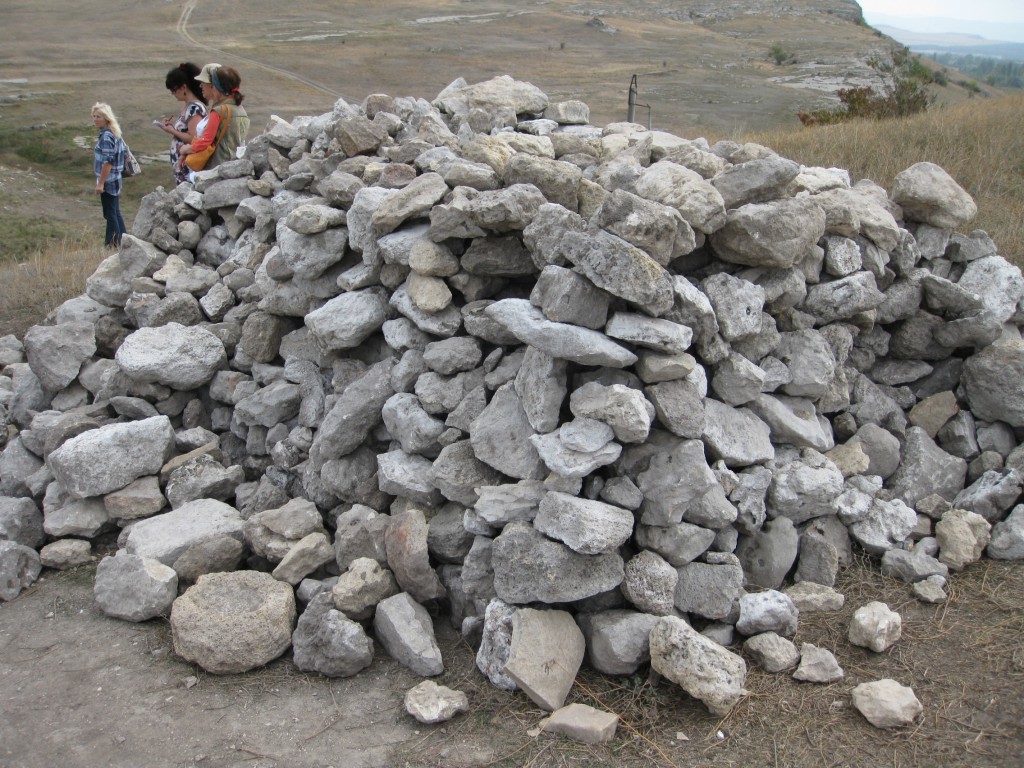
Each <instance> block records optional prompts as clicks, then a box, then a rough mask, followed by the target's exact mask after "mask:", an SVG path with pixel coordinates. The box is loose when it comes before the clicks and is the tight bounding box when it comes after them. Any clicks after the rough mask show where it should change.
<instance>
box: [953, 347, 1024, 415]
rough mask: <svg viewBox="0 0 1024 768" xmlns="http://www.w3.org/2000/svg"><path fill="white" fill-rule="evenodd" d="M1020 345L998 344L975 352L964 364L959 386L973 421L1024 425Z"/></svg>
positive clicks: (1023, 354)
mask: <svg viewBox="0 0 1024 768" xmlns="http://www.w3.org/2000/svg"><path fill="white" fill-rule="evenodd" d="M1022 371H1024V342H1022V341H1019V340H1011V341H1001V342H999V343H996V344H992V345H990V346H987V347H985V348H984V349H981V350H979V351H978V352H977V353H976V354H974V355H972V356H971V357H969V358H967V360H966V361H965V362H964V370H963V378H962V384H963V388H964V393H965V396H966V399H967V403H968V406H969V407H970V410H971V412H972V413H973V414H974V417H975V418H977V419H981V420H984V421H1005V422H1006V423H1008V424H1010V425H1011V426H1014V427H1018V426H1022V425H1024V390H1022V389H1021V384H1020V377H1019V375H1018V374H1019V373H1020V372H1022Z"/></svg>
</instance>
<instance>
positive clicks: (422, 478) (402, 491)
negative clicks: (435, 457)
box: [377, 451, 441, 509]
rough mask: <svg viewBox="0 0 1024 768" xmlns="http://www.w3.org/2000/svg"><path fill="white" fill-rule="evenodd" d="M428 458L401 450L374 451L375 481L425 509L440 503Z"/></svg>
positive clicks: (383, 487)
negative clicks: (380, 452)
mask: <svg viewBox="0 0 1024 768" xmlns="http://www.w3.org/2000/svg"><path fill="white" fill-rule="evenodd" d="M431 474H432V473H431V462H430V460H429V459H427V458H425V457H423V456H418V455H416V454H407V453H406V452H404V451H388V452H387V453H386V454H378V455H377V482H378V484H379V486H380V489H381V490H383V492H384V493H385V494H390V495H392V496H397V497H401V498H403V499H409V500H410V501H411V502H413V503H415V504H419V505H421V506H423V507H426V508H427V509H433V508H434V507H439V506H440V504H441V493H440V490H438V489H437V488H436V487H435V486H434V484H433V482H432V481H431Z"/></svg>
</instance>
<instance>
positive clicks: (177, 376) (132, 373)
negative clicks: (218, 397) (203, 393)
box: [115, 322, 227, 391]
mask: <svg viewBox="0 0 1024 768" xmlns="http://www.w3.org/2000/svg"><path fill="white" fill-rule="evenodd" d="M115 360H116V361H117V364H118V365H119V366H120V367H121V369H122V370H123V371H124V372H125V374H126V375H127V376H129V377H130V378H132V379H134V380H136V381H140V382H157V383H160V384H166V385H167V386H169V387H173V388H174V389H179V390H186V391H187V390H190V389H196V388H197V387H199V386H201V385H203V384H206V383H207V382H209V381H210V379H211V378H213V374H214V373H216V372H217V371H218V370H219V369H220V368H221V367H222V366H223V365H224V363H225V362H227V353H226V352H225V351H224V344H223V343H222V342H221V341H220V339H218V338H217V337H216V336H215V335H213V333H211V332H210V331H209V330H207V329H205V328H202V327H199V326H183V325H181V324H179V323H173V322H172V323H168V324H167V325H164V326H162V327H159V328H140V329H139V330H137V331H134V332H133V333H131V334H129V335H128V337H127V338H126V339H125V340H124V342H123V343H122V344H121V346H120V347H118V350H117V354H116V355H115Z"/></svg>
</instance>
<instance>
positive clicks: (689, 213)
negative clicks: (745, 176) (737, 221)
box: [633, 160, 726, 233]
mask: <svg viewBox="0 0 1024 768" xmlns="http://www.w3.org/2000/svg"><path fill="white" fill-rule="evenodd" d="M633 191H634V192H635V193H636V194H638V195H639V196H640V197H644V198H647V199H648V200H653V201H654V202H658V203H662V204H663V205H667V206H670V207H672V208H675V209H676V210H678V211H679V212H680V213H681V214H682V215H683V219H685V220H686V222H687V223H688V224H689V225H690V226H691V227H693V228H694V229H696V230H698V231H700V232H704V233H711V232H714V231H715V230H717V229H719V228H720V227H721V226H722V225H723V224H724V223H725V220H726V214H725V201H724V200H723V199H722V195H721V193H719V191H718V190H717V189H715V188H714V187H713V186H712V185H711V184H710V183H708V182H707V181H705V180H704V179H703V178H701V176H700V174H699V173H696V172H695V171H691V170H690V169H689V168H685V167H683V166H682V165H678V164H677V163H674V162H672V161H670V160H659V161H658V162H655V163H652V164H651V165H650V166H649V167H647V168H645V169H644V170H643V172H642V173H641V174H640V176H639V178H637V179H636V181H635V182H634V184H633Z"/></svg>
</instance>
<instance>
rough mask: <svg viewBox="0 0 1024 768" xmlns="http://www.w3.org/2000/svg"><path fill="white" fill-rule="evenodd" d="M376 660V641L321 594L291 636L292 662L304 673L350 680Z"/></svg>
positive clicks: (314, 600) (304, 612)
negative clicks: (349, 678) (374, 653)
mask: <svg viewBox="0 0 1024 768" xmlns="http://www.w3.org/2000/svg"><path fill="white" fill-rule="evenodd" d="M372 660H373V640H371V639H370V638H369V637H368V636H367V635H366V632H365V631H363V628H362V627H361V626H360V625H359V624H357V623H356V622H354V621H350V620H349V619H347V618H346V617H345V616H344V614H342V613H341V612H340V611H338V610H335V609H334V608H333V607H332V604H331V597H330V594H329V593H324V592H322V593H320V594H319V595H317V596H316V597H314V598H313V599H312V600H310V602H309V605H307V606H306V610H305V611H303V613H302V615H301V616H300V617H299V621H298V624H297V625H296V627H295V631H294V632H293V633H292V661H293V662H294V663H295V666H296V667H297V668H299V669H301V670H302V671H304V672H318V673H320V674H321V675H326V676H327V677H351V676H352V675H355V674H357V673H359V672H361V671H362V670H364V669H366V667H368V666H369V665H370V662H371V661H372Z"/></svg>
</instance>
